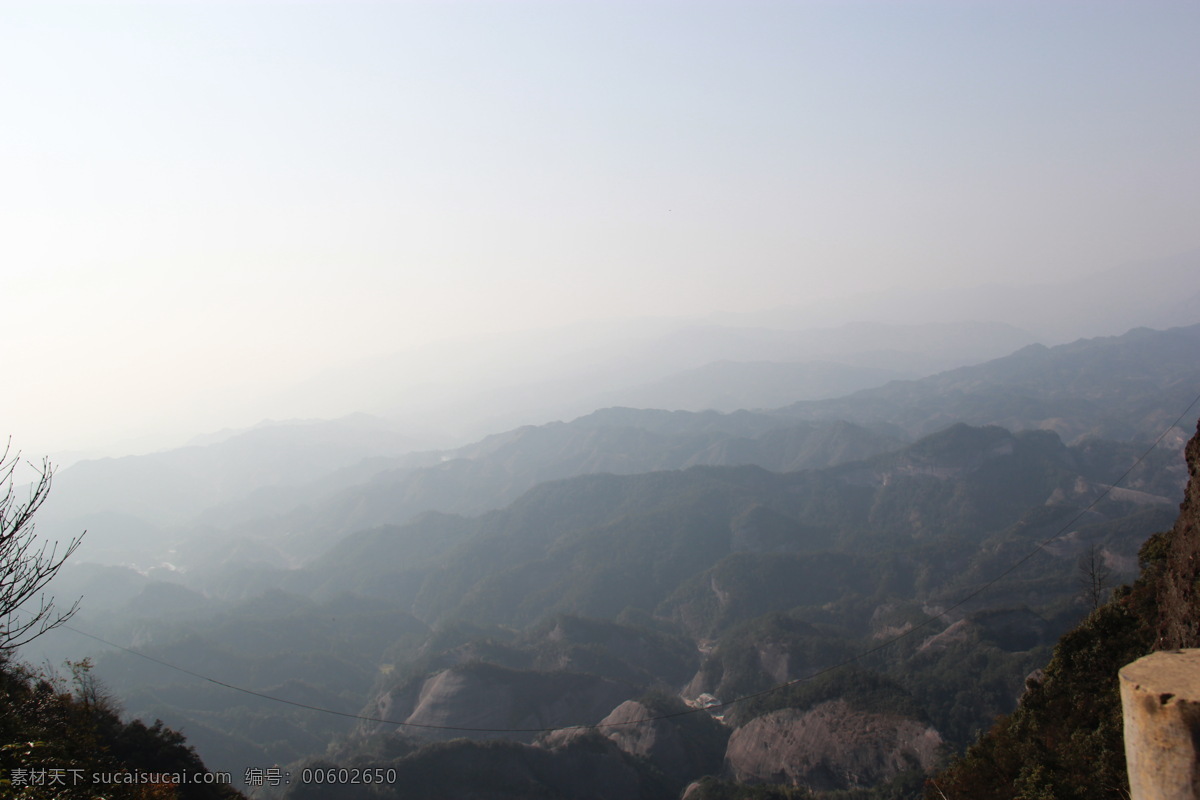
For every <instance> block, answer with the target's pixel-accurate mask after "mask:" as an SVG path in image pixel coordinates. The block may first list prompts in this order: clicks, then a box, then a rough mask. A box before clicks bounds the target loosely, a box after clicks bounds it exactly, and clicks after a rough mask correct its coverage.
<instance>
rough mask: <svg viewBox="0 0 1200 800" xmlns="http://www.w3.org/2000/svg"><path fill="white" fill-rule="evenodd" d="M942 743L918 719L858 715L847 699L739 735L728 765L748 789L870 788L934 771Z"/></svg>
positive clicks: (776, 716)
mask: <svg viewBox="0 0 1200 800" xmlns="http://www.w3.org/2000/svg"><path fill="white" fill-rule="evenodd" d="M941 745H942V737H941V736H940V735H938V732H937V731H936V730H934V729H933V728H932V727H931V726H929V725H926V724H924V723H921V722H918V721H916V720H913V719H908V718H905V717H901V716H897V715H893V714H877V713H871V712H866V711H858V710H856V709H854V708H852V707H851V706H850V705H849V704H848V703H846V702H845V701H842V700H832V701H829V702H826V703H822V704H820V705H818V706H816V707H815V708H813V709H811V710H809V711H798V710H795V709H783V710H780V711H775V712H772V713H770V714H767V715H765V716H762V717H758V718H757V719H754V720H751V721H750V722H749V723H747V724H746V725H744V726H742V727H741V728H739V729H737V730H736V731H734V733H733V735H732V736H731V737H730V739H729V747H728V749H727V750H726V753H725V760H726V762H727V764H728V766H729V769H730V771H731V772H732V773H733V775H734V777H735V778H736V779H737V780H739V781H743V782H747V783H783V784H792V785H799V786H808V787H810V788H812V789H816V790H835V789H851V788H855V787H859V786H873V785H875V784H877V783H882V782H884V781H887V780H890V779H891V778H894V777H895V776H896V775H898V774H900V773H901V772H903V771H905V770H907V769H911V768H913V767H920V768H921V769H930V768H932V767H933V765H934V763H935V762H936V760H937V757H938V755H939V752H940V748H941Z"/></svg>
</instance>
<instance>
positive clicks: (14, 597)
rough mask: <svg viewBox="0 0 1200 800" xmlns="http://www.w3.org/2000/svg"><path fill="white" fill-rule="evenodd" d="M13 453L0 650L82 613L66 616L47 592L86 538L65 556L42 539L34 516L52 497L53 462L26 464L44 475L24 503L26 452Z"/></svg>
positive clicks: (3, 494)
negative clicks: (18, 476)
mask: <svg viewBox="0 0 1200 800" xmlns="http://www.w3.org/2000/svg"><path fill="white" fill-rule="evenodd" d="M10 451H11V442H10V443H9V444H8V445H6V446H5V448H4V453H3V454H0V487H3V488H2V489H0V652H4V651H6V650H12V649H14V648H16V647H20V646H21V645H23V644H28V643H29V642H31V641H33V640H34V639H36V638H37V637H39V636H41V635H42V634H43V633H45V632H46V631H49V630H52V629H53V628H57V627H58V626H59V625H62V624H63V623H64V622H66V621H67V620H68V619H70V618H71V616H72V615H73V614H74V613H75V612H76V610H78V608H79V601H76V602H75V603H74V604H72V606H71V607H70V608H69V609H67V610H66V611H65V612H60V611H58V610H57V609H56V608H55V607H54V599H53V598H50V599H47V598H46V596H45V595H44V594H42V589H43V588H45V586H46V584H47V583H49V582H50V580H51V579H52V578H53V577H54V576H55V575H56V574H58V570H59V569H60V568H61V567H62V565H63V564H64V563H65V562H66V560H67V559H68V558H70V557H71V554H72V553H74V552H75V550H76V549H77V548H78V547H79V544H80V542H81V541H82V540H83V534H80V535H79V536H77V537H75V538H74V539H72V540H71V541H70V542H69V543H68V544H67V546H66V547H64V548H62V550H61V552H60V549H59V544H58V542H44V541H43V542H39V541H38V539H37V535H36V534H35V532H34V522H33V516H34V514H36V513H37V511H38V509H39V508H41V507H42V503H44V502H46V498H47V497H48V496H49V494H50V484H51V482H52V480H53V477H54V468H53V466H52V465H51V464H50V462H49V460H47V459H43V460H42V464H41V466H40V467H38V466H37V465H34V464H32V463H30V462H26V463H28V464H29V466H30V467H32V468H33V469H34V470H35V471H36V472H37V474H38V477H37V478H36V479H35V480H34V481H33V483H32V484H31V486H30V488H29V496H28V498H27V499H25V500H24V501H22V500H21V499H20V498H19V497H18V492H17V489H16V486H15V481H14V476H15V473H16V469H17V466H18V465H19V464H20V463H21V454H20V453H16V454H15V455H13V456H12V457H10V456H9V452H10ZM35 598H36V608H35V607H34V605H33V601H34V599H35Z"/></svg>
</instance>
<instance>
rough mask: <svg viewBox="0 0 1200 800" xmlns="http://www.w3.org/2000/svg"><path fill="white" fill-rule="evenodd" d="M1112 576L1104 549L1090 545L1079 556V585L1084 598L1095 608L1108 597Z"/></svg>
mask: <svg viewBox="0 0 1200 800" xmlns="http://www.w3.org/2000/svg"><path fill="white" fill-rule="evenodd" d="M1111 577H1112V570H1111V569H1109V567H1108V564H1106V563H1105V562H1104V551H1103V550H1102V549H1101V548H1099V547H1096V545H1094V544H1093V545H1089V546H1088V549H1087V550H1085V551H1083V555H1081V556H1080V557H1079V585H1080V587H1081V588H1082V589H1083V598H1084V600H1086V601H1087V602H1090V603H1091V604H1092V609H1093V610H1095V609H1097V608H1099V607H1100V604H1101V603H1102V602H1104V600H1105V599H1106V595H1107V590H1108V589H1109V587H1110V582H1109V578H1111Z"/></svg>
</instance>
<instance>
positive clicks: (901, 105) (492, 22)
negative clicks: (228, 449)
mask: <svg viewBox="0 0 1200 800" xmlns="http://www.w3.org/2000/svg"><path fill="white" fill-rule="evenodd" d="M1197 41H1200V3H1196V2H1194V0H1188V2H1174V3H1166V2H1153V0H1150V1H1146V0H1139V2H1119V3H1113V2H1097V1H1096V0H1086V2H1085V1H1084V0H1079V1H1078V2H1053V1H1052V0H1031V1H1030V2H1022V1H1021V0H1002V1H1000V2H974V1H973V0H954V1H953V2H936V3H935V2H901V1H900V0H888V1H887V2H882V1H878V2H776V3H770V2H752V1H751V2H748V1H747V0H736V2H735V1H734V0H730V1H729V2H710V3H705V2H694V1H693V0H686V1H684V0H680V1H679V2H644V1H643V0H639V1H638V2H614V1H613V0H604V1H603V2H599V1H597V2H583V1H577V0H560V1H559V2H509V1H507V0H488V1H487V2H466V1H465V0H464V1H459V2H375V3H351V2H340V1H339V2H336V3H335V2H329V3H298V2H271V3H250V2H208V3H201V2H195V3H181V2H158V3H154V2H143V3H128V4H117V3H107V2H88V3H77V4H67V3H59V2H47V1H46V0H38V2H3V0H0V270H2V277H3V282H2V284H0V298H3V317H2V318H3V322H4V340H3V346H2V347H0V368H2V369H3V376H4V382H5V390H4V391H3V392H2V393H0V398H2V399H0V433H10V434H11V435H12V436H13V437H14V441H15V442H16V443H17V444H18V445H20V446H21V447H22V448H23V449H25V450H26V452H27V453H31V452H32V453H39V452H44V451H50V450H56V449H65V448H71V447H85V446H94V445H100V444H104V443H107V442H111V441H116V440H118V439H120V438H123V437H129V436H136V435H140V434H142V433H148V432H150V431H151V430H158V429H161V428H163V427H164V426H167V425H176V426H178V425H183V426H184V427H185V428H186V426H188V425H194V429H191V430H183V431H182V433H181V436H182V437H186V435H190V434H191V433H199V432H201V431H202V430H206V429H208V428H211V427H217V423H218V422H219V421H220V422H221V424H246V423H248V422H252V421H253V420H249V419H234V418H232V416H230V417H228V418H227V419H226V417H221V414H220V410H221V409H224V408H233V407H234V406H236V405H237V403H236V402H235V401H236V399H237V398H239V397H247V396H256V395H258V394H261V393H262V392H263V391H265V389H266V388H267V387H268V386H269V385H274V384H276V383H278V382H281V381H287V380H299V379H302V378H304V377H307V376H308V375H309V374H311V373H313V372H315V371H317V369H318V368H320V367H322V366H324V365H327V364H331V363H333V362H335V361H337V360H339V359H343V358H347V357H354V356H366V355H373V354H379V353H385V352H389V351H393V350H400V349H404V348H406V347H409V346H412V345H414V344H417V343H421V342H427V341H432V340H436V339H439V338H442V337H444V336H447V335H453V334H458V333H462V332H468V333H473V332H486V331H501V330H514V329H523V328H536V327H541V326H549V325H554V324H559V323H562V322H566V321H570V320H575V319H585V318H595V317H604V316H616V315H638V314H667V315H683V314H691V313H706V312H712V311H717V310H751V309H755V308H762V307H769V306H777V305H782V304H787V303H792V302H797V303H798V302H803V301H804V300H806V299H809V298H812V297H814V296H825V295H834V294H847V293H852V292H857V291H862V290H869V289H877V288H880V287H882V286H888V285H894V284H914V285H923V284H928V285H934V284H958V283H972V282H977V281H982V280H1001V281H1007V282H1026V281H1035V280H1045V279H1048V278H1052V277H1054V276H1057V275H1069V276H1073V275H1078V274H1081V273H1085V272H1088V271H1091V270H1097V269H1102V268H1106V267H1112V266H1115V265H1118V264H1121V263H1123V262H1126V261H1136V260H1141V259H1145V258H1151V257H1154V256H1159V255H1169V254H1172V253H1177V252H1181V251H1185V250H1189V249H1194V248H1196V247H1197V246H1200V237H1198V236H1197V232H1196V220H1197V219H1200V199H1198V196H1200V192H1198V188H1197V187H1200V148H1198V146H1197V143H1198V142H1200V88H1198V87H1200V47H1197V46H1196V43H1197ZM234 416H236V415H234ZM222 420H225V421H222Z"/></svg>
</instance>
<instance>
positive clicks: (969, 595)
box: [61, 394, 1200, 733]
mask: <svg viewBox="0 0 1200 800" xmlns="http://www.w3.org/2000/svg"><path fill="white" fill-rule="evenodd" d="M1197 403H1200V394H1197V395H1196V397H1195V398H1194V399H1193V400H1192V402H1191V403H1189V404H1188V406H1187V408H1185V409H1184V410H1183V412H1182V413H1181V414H1180V415H1179V416H1178V417H1176V418H1175V421H1174V422H1172V423H1171V424H1170V425H1168V426H1167V427H1166V428H1165V429H1164V430H1163V432H1162V433H1160V434H1159V435H1158V438H1156V439H1155V440H1154V442H1153V444H1151V445H1150V446H1149V447H1147V448H1146V450H1145V451H1144V452H1143V453H1142V454H1141V455H1139V456H1138V457H1137V459H1136V460H1135V461H1134V462H1133V464H1131V465H1130V466H1129V468H1128V469H1126V470H1125V472H1123V473H1122V474H1121V475H1120V477H1118V478H1117V479H1116V480H1115V481H1113V482H1112V483H1111V484H1109V485H1108V486H1107V487H1105V489H1104V491H1102V492H1100V494H1098V495H1097V496H1096V497H1095V498H1094V499H1093V500H1092V501H1091V502H1090V503H1088V504H1087V505H1086V506H1085V507H1084V508H1082V509H1081V510H1080V511H1079V512H1077V513H1076V514H1075V515H1074V516H1073V517H1071V519H1070V520H1068V521H1067V522H1066V523H1065V524H1064V525H1062V526H1061V527H1060V528H1059V529H1058V530H1057V531H1056V532H1055V533H1054V535H1052V536H1050V537H1049V538H1047V539H1044V540H1042V541H1041V542H1038V543H1037V544H1036V545H1035V546H1034V548H1033V549H1032V550H1030V551H1029V552H1028V553H1026V554H1025V555H1024V556H1022V557H1021V558H1019V559H1018V560H1017V561H1015V562H1014V563H1013V564H1011V565H1010V566H1008V567H1007V568H1005V569H1004V570H1002V571H1001V572H1000V573H998V574H997V575H996V576H995V577H993V578H991V579H989V580H988V581H986V582H984V583H983V584H982V585H981V586H979V587H978V588H976V589H974V590H973V591H971V592H969V593H967V594H966V595H964V596H963V597H961V598H960V599H959V600H958V601H956V602H955V603H953V604H952V605H950V606H948V607H947V608H945V609H943V610H942V611H939V612H938V613H937V614H934V615H931V616H929V617H928V618H927V619H925V620H922V621H921V622H919V623H917V624H916V625H913V626H912V627H911V628H909V629H908V630H906V631H904V632H902V633H899V634H897V635H896V636H894V637H892V638H891V639H888V640H886V641H884V642H881V643H880V644H877V645H875V646H874V647H869V648H867V649H866V650H864V651H862V652H861V653H858V654H857V655H854V656H851V657H849V658H846V659H844V660H842V661H840V662H838V663H836V664H833V665H830V666H828V667H824V668H822V669H819V670H816V671H814V672H812V673H810V674H808V675H805V676H804V677H801V678H794V679H792V680H790V681H785V682H783V683H779V684H776V685H774V686H772V687H770V688H767V689H763V690H761V691H758V692H752V693H750V694H746V695H741V696H739V697H736V698H734V699H732V700H727V701H725V702H722V703H714V704H712V705H708V706H702V707H696V708H688V709H686V710H683V711H674V712H671V713H668V714H657V715H654V716H650V717H644V718H641V719H635V720H628V721H625V722H597V723H592V724H581V725H562V726H558V727H553V728H474V727H460V726H455V725H431V724H426V723H419V722H400V721H398V720H394V719H384V718H382V717H371V716H367V715H365V714H351V713H349V712H346V711H337V710H335V709H332V708H323V707H321V706H314V705H309V704H308V703H299V702H296V701H294V700H287V699H285V698H282V697H275V696H274V695H269V694H265V693H263V692H256V691H254V690H253V689H247V688H245V687H242V686H236V685H234V684H232V683H226V682H225V681H219V680H217V679H216V678H212V677H209V676H208V675H202V674H201V673H199V672H193V671H192V670H189V669H185V668H183V667H180V666H177V665H175V664H171V663H169V662H167V661H163V660H162V659H159V658H155V657H154V656H151V655H147V654H146V653H142V652H139V651H137V650H133V649H131V648H128V647H123V646H121V645H119V644H116V643H114V642H110V641H108V640H106V639H102V638H101V637H99V636H95V635H93V634H90V633H87V632H85V631H81V630H79V629H78V628H75V627H72V626H71V625H67V624H65V623H64V624H63V625H62V626H61V627H63V628H66V629H67V630H69V631H72V632H74V633H77V634H79V635H80V636H86V637H87V638H89V639H94V640H95V641H97V642H100V643H102V644H106V645H108V646H109V647H114V648H116V649H118V650H121V651H123V652H126V653H130V654H132V655H135V656H138V657H140V658H144V659H147V660H148V661H153V662H154V663H156V664H160V665H162V666H164V667H167V668H169V669H173V670H175V671H176V672H181V673H183V674H185V675H191V676H192V677H195V678H199V679H201V680H204V681H208V682H209V683H213V684H216V685H217V686H221V687H224V688H226V689H232V690H233V691H235V692H241V693H243V694H248V695H251V696H253V697H258V698H261V699H263V700H270V701H272V702H275V703H283V704H285V705H289V706H294V707H295V708H302V709H305V710H308V711H318V712H320V713H323V714H331V715H334V716H339V717H347V718H349V719H356V720H360V721H363V722H377V723H382V724H386V725H395V726H398V727H405V728H423V729H427V730H439V731H458V732H462V733H551V732H553V731H565V730H598V729H601V728H618V727H626V726H633V725H643V724H646V723H649V722H658V721H660V720H666V719H673V718H675V717H682V716H687V715H690V714H697V713H700V712H712V711H713V710H715V709H722V708H728V707H730V706H733V705H734V704H736V703H741V702H743V701H746V700H751V699H754V698H757V697H763V696H766V695H769V694H774V693H775V692H779V691H783V690H784V689H788V688H791V687H793V686H797V685H799V684H802V683H808V682H809V681H813V680H815V679H817V678H819V677H821V676H822V675H826V674H828V673H830V672H833V671H835V670H839V669H841V668H843V667H847V666H849V665H851V664H853V663H855V662H858V661H861V660H862V659H864V658H866V657H867V656H870V655H873V654H875V653H878V652H880V651H882V650H885V649H887V648H889V647H891V646H892V645H894V644H897V643H898V642H901V641H903V640H905V639H907V638H909V637H911V636H912V635H913V634H915V633H917V632H918V631H921V630H923V629H925V628H927V627H928V626H929V625H931V624H933V623H934V622H935V621H937V620H939V619H942V618H944V617H945V616H946V615H948V614H949V613H950V612H952V611H954V610H956V609H958V608H961V607H962V606H964V605H965V604H967V603H969V602H970V601H971V600H973V599H975V598H976V597H978V596H979V595H981V594H983V593H984V592H986V591H987V590H988V589H990V588H992V587H993V586H995V585H996V584H997V583H999V582H1000V581H1001V580H1003V579H1004V578H1006V577H1008V576H1009V575H1011V574H1012V573H1013V572H1015V571H1016V570H1017V569H1019V568H1020V567H1021V566H1022V565H1024V564H1025V563H1026V562H1028V561H1029V560H1030V559H1031V558H1033V557H1034V556H1036V555H1037V554H1038V553H1041V552H1044V551H1045V548H1046V546H1047V545H1049V544H1050V543H1052V542H1054V541H1055V540H1057V539H1059V538H1061V537H1062V536H1063V535H1064V534H1065V533H1067V532H1068V531H1069V530H1070V529H1071V527H1072V526H1073V525H1075V523H1076V522H1078V521H1079V520H1080V519H1082V518H1083V516H1084V515H1086V514H1087V513H1088V512H1089V511H1091V510H1092V509H1093V508H1095V507H1096V505H1097V504H1099V503H1100V501H1101V500H1103V499H1104V498H1105V497H1107V496H1108V495H1109V494H1110V493H1111V492H1112V490H1113V489H1115V488H1116V487H1117V485H1118V484H1120V483H1121V482H1122V481H1124V480H1125V479H1126V478H1128V477H1129V475H1130V474H1131V473H1132V472H1133V471H1134V470H1135V469H1137V467H1138V466H1139V465H1140V464H1141V463H1142V462H1143V461H1145V460H1146V459H1147V458H1148V457H1149V455H1150V454H1151V453H1152V452H1154V450H1155V448H1157V447H1158V445H1159V444H1161V443H1162V440H1163V439H1165V438H1166V436H1167V434H1168V433H1170V432H1171V431H1172V430H1174V428H1175V427H1176V426H1177V425H1178V424H1179V423H1180V422H1181V421H1182V420H1183V418H1184V417H1185V416H1187V414H1188V412H1190V411H1191V410H1192V408H1193V407H1195V405H1196V404H1197Z"/></svg>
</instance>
